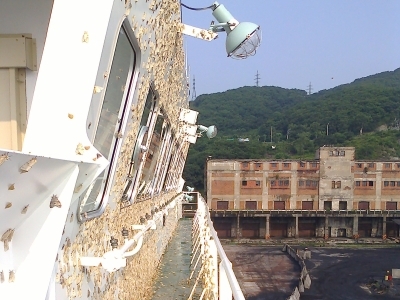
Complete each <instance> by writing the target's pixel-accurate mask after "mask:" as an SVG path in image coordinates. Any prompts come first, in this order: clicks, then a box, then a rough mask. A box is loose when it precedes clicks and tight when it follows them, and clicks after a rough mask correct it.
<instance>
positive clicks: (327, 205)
mask: <svg viewBox="0 0 400 300" xmlns="http://www.w3.org/2000/svg"><path fill="white" fill-rule="evenodd" d="M324 210H332V201H330V200H328V201H327V200H325V201H324Z"/></svg>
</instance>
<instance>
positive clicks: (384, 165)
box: [383, 163, 392, 169]
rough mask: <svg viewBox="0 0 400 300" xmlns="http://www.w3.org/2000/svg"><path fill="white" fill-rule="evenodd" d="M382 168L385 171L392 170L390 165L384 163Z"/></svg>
mask: <svg viewBox="0 0 400 300" xmlns="http://www.w3.org/2000/svg"><path fill="white" fill-rule="evenodd" d="M383 167H384V168H385V169H391V168H392V164H391V163H384V164H383Z"/></svg>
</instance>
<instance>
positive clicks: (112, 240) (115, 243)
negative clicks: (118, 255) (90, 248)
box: [110, 237, 118, 250]
mask: <svg viewBox="0 0 400 300" xmlns="http://www.w3.org/2000/svg"><path fill="white" fill-rule="evenodd" d="M110 244H111V248H112V249H113V250H114V249H116V248H118V240H117V239H115V238H114V237H111V240H110Z"/></svg>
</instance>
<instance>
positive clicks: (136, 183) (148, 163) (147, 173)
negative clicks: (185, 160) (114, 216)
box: [121, 86, 163, 206]
mask: <svg viewBox="0 0 400 300" xmlns="http://www.w3.org/2000/svg"><path fill="white" fill-rule="evenodd" d="M157 100H158V98H157V95H156V93H155V91H154V89H153V87H152V86H150V88H149V91H148V93H147V98H146V102H145V104H144V108H143V113H142V118H141V120H140V126H139V132H138V136H137V138H136V143H135V146H134V148H133V151H132V156H131V160H130V165H129V171H128V174H127V179H126V182H125V188H124V192H123V195H122V199H121V203H122V206H128V205H130V204H132V203H133V202H134V200H135V198H136V195H138V196H139V195H143V196H146V195H147V191H148V189H149V186H150V182H151V179H152V177H151V176H152V174H154V172H153V171H154V167H155V166H154V164H153V158H154V157H155V156H158V154H156V153H158V148H159V147H158V146H159V141H160V134H161V133H158V132H155V131H156V130H161V128H162V122H163V117H162V114H160V115H159V114H158V112H157V111H158V106H157V103H158V101H157ZM157 123H159V124H157ZM160 124H161V125H160ZM156 125H157V126H156ZM156 128H158V129H156ZM155 161H156V160H155Z"/></svg>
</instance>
